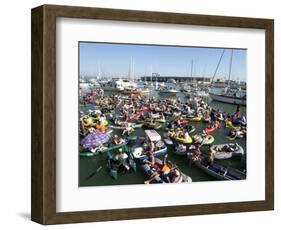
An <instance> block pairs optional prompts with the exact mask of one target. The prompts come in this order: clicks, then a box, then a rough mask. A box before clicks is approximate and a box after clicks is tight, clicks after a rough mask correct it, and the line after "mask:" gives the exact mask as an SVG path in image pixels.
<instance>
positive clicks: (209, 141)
mask: <svg viewBox="0 0 281 230" xmlns="http://www.w3.org/2000/svg"><path fill="white" fill-rule="evenodd" d="M193 140H194V142H196V143H201V144H202V145H209V144H212V143H213V142H214V141H215V138H214V137H213V136H211V135H208V136H206V137H205V138H204V139H203V138H202V136H200V135H195V136H193Z"/></svg>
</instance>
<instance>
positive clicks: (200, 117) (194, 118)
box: [189, 115, 203, 121]
mask: <svg viewBox="0 0 281 230" xmlns="http://www.w3.org/2000/svg"><path fill="white" fill-rule="evenodd" d="M202 117H203V116H202V115H201V116H198V117H193V118H190V119H189V120H190V121H201V120H202Z"/></svg>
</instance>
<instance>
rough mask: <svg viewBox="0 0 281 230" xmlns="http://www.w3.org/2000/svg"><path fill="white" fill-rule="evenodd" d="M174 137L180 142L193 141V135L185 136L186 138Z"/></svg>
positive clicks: (188, 142) (187, 142)
mask: <svg viewBox="0 0 281 230" xmlns="http://www.w3.org/2000/svg"><path fill="white" fill-rule="evenodd" d="M174 139H175V140H176V141H179V142H181V143H184V144H190V143H192V137H190V136H188V137H184V138H181V137H175V138H174Z"/></svg>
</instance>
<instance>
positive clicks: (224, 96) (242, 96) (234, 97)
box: [209, 49, 247, 105]
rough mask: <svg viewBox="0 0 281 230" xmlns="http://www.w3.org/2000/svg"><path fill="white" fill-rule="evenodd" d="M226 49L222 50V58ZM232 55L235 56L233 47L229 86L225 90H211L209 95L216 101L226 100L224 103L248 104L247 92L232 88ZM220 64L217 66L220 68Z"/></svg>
mask: <svg viewBox="0 0 281 230" xmlns="http://www.w3.org/2000/svg"><path fill="white" fill-rule="evenodd" d="M224 51H225V50H223V52H222V55H221V58H222V56H223V54H224ZM232 57H233V49H232V50H231V56H230V64H229V74H228V85H227V87H226V88H225V90H223V91H221V92H220V93H216V92H209V96H210V97H211V98H212V99H213V100H214V101H219V102H224V103H228V104H234V105H246V102H247V95H246V92H244V93H243V92H242V91H239V90H233V89H231V88H230V77H231V68H232ZM221 58H220V60H219V62H218V66H219V65H220V62H221ZM218 66H217V68H218ZM214 77H215V76H214ZM214 77H213V78H214Z"/></svg>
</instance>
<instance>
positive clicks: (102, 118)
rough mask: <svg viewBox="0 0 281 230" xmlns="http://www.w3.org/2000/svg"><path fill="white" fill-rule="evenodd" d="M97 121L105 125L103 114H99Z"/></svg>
mask: <svg viewBox="0 0 281 230" xmlns="http://www.w3.org/2000/svg"><path fill="white" fill-rule="evenodd" d="M99 121H100V123H101V124H103V125H105V121H106V117H105V115H104V114H101V115H100V117H99Z"/></svg>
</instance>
